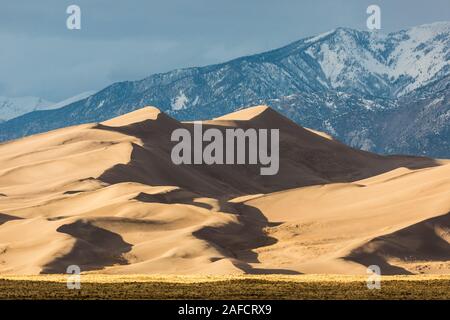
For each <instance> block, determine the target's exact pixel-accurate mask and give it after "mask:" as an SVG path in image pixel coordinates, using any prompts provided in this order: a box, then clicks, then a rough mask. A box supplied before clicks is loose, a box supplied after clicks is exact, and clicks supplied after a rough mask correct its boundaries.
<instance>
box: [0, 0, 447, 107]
mask: <svg viewBox="0 0 450 320" xmlns="http://www.w3.org/2000/svg"><path fill="white" fill-rule="evenodd" d="M373 3H376V4H378V5H380V6H381V9H382V29H383V30H382V31H383V32H386V33H387V32H390V31H394V30H399V29H403V28H407V27H410V26H414V25H418V24H423V23H429V22H433V21H442V20H450V10H449V9H450V2H449V1H448V0H429V1H422V0H380V1H373V0H315V1H313V0H310V1H309V0H303V1H300V0H226V1H225V0H220V1H219V0H188V1H187V0H151V1H148V0H129V1H108V0H71V1H66V0H40V1H29V0H3V1H2V3H1V4H0V43H1V50H0V83H2V84H3V85H2V94H6V95H11V96H21V95H36V96H41V97H44V98H46V99H49V100H58V99H62V98H65V97H67V96H70V95H73V94H77V93H79V92H81V91H86V90H92V89H101V88H102V87H104V86H106V85H108V84H110V83H111V82H115V81H120V80H133V79H139V78H142V77H145V76H147V75H149V74H151V73H155V72H163V71H168V70H171V69H174V68H180V67H189V66H196V65H206V64H210V63H217V62H222V61H225V60H228V59H231V58H234V57H238V56H241V55H246V54H252V53H256V52H260V51H264V50H269V49H272V48H276V47H279V46H282V45H285V44H287V43H289V42H292V41H295V40H297V39H299V38H302V37H305V36H309V35H314V34H317V33H321V32H325V31H327V30H330V29H333V28H336V27H338V26H347V27H352V28H357V29H364V28H365V23H366V17H367V16H366V14H365V10H366V8H367V6H368V5H369V4H373ZM70 4H77V5H79V6H80V7H81V10H82V30H79V31H69V30H67V29H66V18H67V14H66V8H67V6H68V5H70Z"/></svg>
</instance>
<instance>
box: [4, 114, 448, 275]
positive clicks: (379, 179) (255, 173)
mask: <svg viewBox="0 0 450 320" xmlns="http://www.w3.org/2000/svg"><path fill="white" fill-rule="evenodd" d="M210 127H214V128H218V129H219V130H225V129H226V128H243V129H246V128H264V129H270V128H277V129H280V170H279V173H278V174H277V175H274V176H261V175H259V168H260V167H259V165H210V166H208V165H180V166H176V165H174V164H172V162H171V158H170V153H171V149H172V146H173V143H172V142H170V135H171V133H172V131H173V130H174V129H176V128H186V129H188V130H192V129H193V124H192V123H189V122H186V123H181V122H178V121H176V120H174V119H172V118H170V117H168V116H167V115H165V114H164V113H162V112H160V111H159V110H158V109H156V108H153V107H146V108H143V109H140V110H137V111H135V112H132V113H130V114H127V115H124V116H121V117H118V118H115V119H111V120H109V121H105V122H103V123H98V124H85V125H79V126H74V127H69V128H64V129H59V130H55V131H51V132H47V133H43V134H39V135H34V136H30V137H26V138H23V139H19V140H16V141H12V142H9V143H4V144H1V145H0V274H4V275H37V274H48V273H56V274H57V273H65V272H66V269H67V267H68V266H69V265H73V264H76V265H79V266H80V267H81V269H82V271H84V272H88V273H101V274H161V275H164V274H175V275H177V274H178V275H182V274H198V275H204V274H211V275H232V274H246V273H249V274H301V273H309V274H366V268H367V266H369V265H372V264H377V265H379V266H380V267H381V271H382V273H383V274H420V273H425V274H450V244H449V242H450V163H449V162H448V161H446V160H434V159H429V158H419V157H407V156H390V157H384V156H380V155H376V154H372V153H368V152H364V151H360V150H355V149H352V148H350V147H348V146H346V145H344V144H342V143H340V142H339V141H337V140H334V139H333V138H332V137H330V136H329V135H326V134H323V133H320V132H316V131H314V130H310V129H306V128H302V127H300V126H298V125H296V124H295V123H293V122H291V121H290V120H288V119H287V118H284V117H283V116H281V115H279V114H278V113H276V112H275V111H273V110H272V109H270V108H268V107H265V106H257V107H253V108H248V109H244V110H241V111H237V112H234V113H232V114H228V115H225V116H223V117H220V118H216V119H213V120H209V121H205V122H204V128H205V129H206V128H210Z"/></svg>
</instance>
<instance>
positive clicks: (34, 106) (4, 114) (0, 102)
mask: <svg viewBox="0 0 450 320" xmlns="http://www.w3.org/2000/svg"><path fill="white" fill-rule="evenodd" d="M94 93H95V91H86V92H83V93H80V94H78V95H76V96H73V97H70V98H67V99H64V100H62V101H60V102H57V103H54V102H50V101H47V100H45V99H42V98H39V97H32V96H29V97H14V98H11V97H0V123H1V122H4V121H7V120H11V119H14V118H17V117H19V116H21V115H24V114H27V113H30V112H33V111H38V110H51V109H59V108H62V107H64V106H66V105H68V104H71V103H74V102H76V101H79V100H82V99H85V98H87V97H89V96H91V95H93V94H94Z"/></svg>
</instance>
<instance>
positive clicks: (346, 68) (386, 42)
mask: <svg viewBox="0 0 450 320" xmlns="http://www.w3.org/2000/svg"><path fill="white" fill-rule="evenodd" d="M331 33H332V32H329V33H327V34H326V35H328V34H331ZM357 34H358V36H357ZM362 36H364V37H366V39H367V45H365V43H364V42H361V40H360V38H361V37H362ZM324 37H325V34H322V35H319V36H317V37H314V38H310V39H307V40H306V41H305V42H311V43H312V42H316V43H314V44H313V45H311V46H309V47H308V49H307V50H306V53H307V54H309V55H310V56H311V57H313V58H314V59H315V60H317V61H318V62H319V64H320V66H321V69H322V71H323V73H324V74H325V76H326V78H327V79H328V81H329V82H330V84H331V86H332V88H335V89H340V88H344V87H351V88H353V89H355V88H356V89H357V88H361V89H362V90H363V91H366V92H368V93H371V94H375V95H376V90H383V89H384V88H383V86H386V87H389V86H392V83H394V82H395V81H396V80H398V79H400V78H401V77H403V78H405V77H406V79H408V80H402V82H401V83H400V84H399V86H400V88H399V90H398V92H397V96H401V95H403V94H406V93H408V92H410V91H412V90H414V89H417V88H419V87H421V86H423V85H426V84H427V83H428V82H429V81H431V80H433V79H434V78H435V77H436V76H437V75H439V73H440V72H442V70H445V68H449V67H450V60H449V59H448V56H449V49H450V23H449V22H439V23H433V24H429V25H422V26H418V27H414V28H411V29H409V30H407V31H400V32H397V33H392V34H389V35H387V36H386V35H383V34H380V33H362V32H359V33H357V32H355V31H352V30H347V29H342V28H340V29H338V30H337V31H335V32H334V34H333V36H332V37H331V38H329V39H326V40H324V41H318V40H320V39H323V38H324ZM389 46H391V47H389ZM386 53H388V55H387V57H386ZM366 75H367V76H370V77H371V79H365V77H366ZM361 80H362V82H361ZM368 84H370V85H371V86H373V88H370V86H368ZM380 84H382V85H381V86H380ZM373 90H375V92H371V91H373Z"/></svg>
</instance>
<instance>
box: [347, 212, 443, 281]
mask: <svg viewBox="0 0 450 320" xmlns="http://www.w3.org/2000/svg"><path fill="white" fill-rule="evenodd" d="M449 230H450V212H449V213H447V214H445V215H442V216H439V217H435V218H432V219H428V220H424V221H422V222H419V223H417V224H414V225H412V226H409V227H407V228H404V229H401V230H398V231H396V232H393V233H391V234H388V235H385V236H381V237H377V238H375V239H373V240H371V241H369V242H368V243H366V244H365V245H363V246H361V247H359V248H357V249H355V250H353V251H352V252H351V253H350V255H348V256H347V257H345V258H344V259H345V260H350V261H354V262H357V263H360V264H362V265H365V266H370V265H378V266H379V267H380V268H381V272H382V274H392V275H393V274H411V273H412V272H410V271H408V270H406V269H405V268H403V267H402V265H403V264H407V263H413V262H424V261H426V262H430V261H432V262H436V261H443V262H445V261H449V260H450V243H449V240H450V231H449ZM393 261H396V262H393ZM394 263H395V264H398V266H397V265H394ZM416 271H420V270H416ZM416 273H417V272H416Z"/></svg>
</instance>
